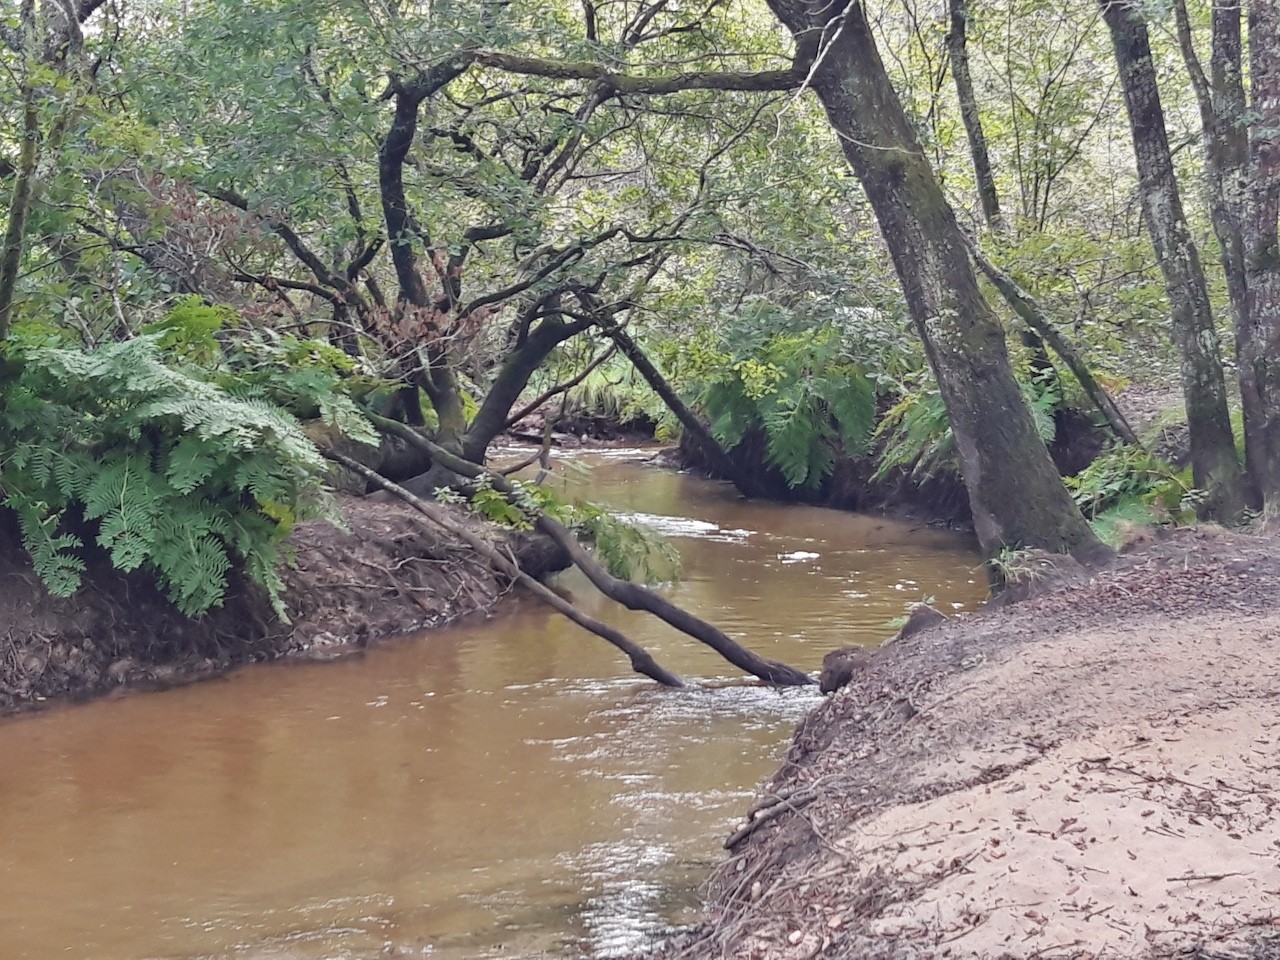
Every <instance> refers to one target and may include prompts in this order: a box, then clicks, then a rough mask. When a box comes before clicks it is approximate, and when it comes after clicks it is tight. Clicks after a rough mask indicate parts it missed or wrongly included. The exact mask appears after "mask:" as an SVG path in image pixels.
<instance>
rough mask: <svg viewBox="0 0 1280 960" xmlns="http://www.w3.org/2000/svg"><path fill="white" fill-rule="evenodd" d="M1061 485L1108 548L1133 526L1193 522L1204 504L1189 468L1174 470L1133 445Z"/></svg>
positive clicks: (1109, 454)
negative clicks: (1198, 509) (1197, 509)
mask: <svg viewBox="0 0 1280 960" xmlns="http://www.w3.org/2000/svg"><path fill="white" fill-rule="evenodd" d="M1066 484H1067V488H1068V489H1069V490H1071V493H1072V496H1074V497H1075V500H1076V503H1078V504H1079V505H1080V509H1081V510H1082V511H1083V512H1084V515H1085V516H1086V517H1087V518H1089V520H1090V523H1091V525H1092V526H1093V529H1094V531H1095V532H1096V533H1097V534H1098V536H1099V538H1101V539H1102V540H1103V541H1105V542H1106V543H1108V544H1110V545H1111V546H1113V547H1118V546H1120V545H1121V544H1122V542H1123V540H1124V536H1125V532H1126V530H1128V529H1131V528H1133V527H1143V526H1152V525H1155V524H1161V523H1170V524H1177V523H1190V522H1192V521H1194V520H1195V516H1196V508H1197V507H1198V506H1199V504H1200V503H1201V502H1202V501H1203V499H1204V493H1203V491H1200V490H1197V489H1195V488H1194V487H1192V486H1191V471H1190V469H1189V468H1188V469H1186V470H1176V469H1174V468H1173V467H1172V466H1170V465H1169V464H1168V463H1166V462H1165V461H1164V460H1161V459H1160V458H1159V457H1156V456H1155V455H1154V454H1151V453H1149V452H1147V451H1146V450H1144V449H1142V448H1141V447H1136V446H1117V447H1115V448H1113V449H1112V450H1110V451H1108V452H1107V453H1104V454H1103V455H1102V456H1100V457H1098V458H1097V459H1096V460H1094V462H1093V463H1091V464H1090V465H1089V466H1088V467H1086V468H1085V469H1084V470H1082V471H1080V473H1078V474H1077V475H1076V476H1074V477H1067V478H1066Z"/></svg>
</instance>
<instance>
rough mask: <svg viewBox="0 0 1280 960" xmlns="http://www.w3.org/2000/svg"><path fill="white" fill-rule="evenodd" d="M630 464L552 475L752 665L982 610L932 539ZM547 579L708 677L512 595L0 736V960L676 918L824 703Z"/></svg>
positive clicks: (464, 949)
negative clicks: (439, 626) (405, 631)
mask: <svg viewBox="0 0 1280 960" xmlns="http://www.w3.org/2000/svg"><path fill="white" fill-rule="evenodd" d="M635 456H636V453H635V452H634V451H632V452H626V451H615V452H612V453H609V454H604V453H594V454H590V455H584V456H582V457H580V458H578V460H577V461H576V464H577V466H576V467H575V468H574V469H570V470H569V471H568V473H569V474H570V477H569V479H568V480H567V481H561V482H567V483H569V484H570V485H571V486H573V487H574V488H575V489H577V490H582V491H585V492H586V493H587V494H588V495H589V496H591V497H592V498H594V499H596V500H598V501H600V502H605V503H608V504H610V505H612V506H613V507H614V508H616V509H617V510H618V511H619V512H620V513H627V514H639V515H642V516H641V519H645V520H647V521H648V522H649V523H651V524H652V525H654V526H657V527H658V528H659V529H661V530H662V531H663V532H664V533H666V534H667V535H668V536H669V537H670V538H671V540H672V542H673V543H674V544H675V545H676V546H677V547H678V548H679V550H680V553H681V555H682V558H683V562H684V570H683V576H682V579H681V580H680V582H679V583H677V584H675V585H672V586H670V587H669V588H667V592H668V594H669V595H670V596H671V597H672V599H673V600H675V601H676V602H678V603H681V604H684V605H686V606H688V607H690V608H692V609H694V610H696V611H698V612H700V613H701V614H703V615H704V616H706V617H708V618H709V619H711V620H713V621H715V622H717V623H718V624H720V625H721V626H722V627H724V628H725V629H726V630H727V631H728V632H729V633H731V634H733V635H735V636H737V637H739V638H740V639H742V640H743V641H744V642H747V643H749V644H750V645H751V646H753V647H754V648H755V649H757V650H759V651H761V652H762V653H765V654H768V655H769V656H773V657H776V658H778V659H782V660H786V661H788V662H791V663H794V664H796V665H798V666H801V667H802V668H804V669H808V670H815V671H816V670H817V669H818V667H819V665H820V663H821V660H822V655H823V654H824V653H825V652H826V651H827V650H829V649H831V648H833V647H835V646H839V645H843V644H847V643H851V642H857V643H868V644H870V643H877V642H879V641H880V640H881V639H883V638H884V637H885V636H887V635H888V634H889V632H890V631H889V629H888V628H887V627H886V622H887V621H889V620H891V619H892V618H894V617H897V616H899V615H900V614H902V613H903V611H904V610H905V609H906V608H907V607H908V606H909V605H910V604H911V603H913V602H915V601H918V600H920V599H922V598H924V597H933V598H934V599H935V600H936V602H937V603H938V604H939V606H941V607H942V608H944V609H969V608H973V607H975V606H976V605H978V604H979V603H980V602H981V601H982V599H983V596H984V593H985V590H984V587H983V585H982V578H981V576H980V574H979V573H978V571H977V569H976V563H977V559H976V557H975V555H974V554H973V552H972V548H971V546H970V544H969V543H968V542H966V541H965V540H963V539H961V538H959V537H957V536H955V535H952V534H948V533H945V532H941V531H935V530H930V529H927V528H921V527H919V526H918V525H914V524H909V523H902V522H897V521H892V520H886V519H882V518H871V517H860V516H856V515H851V514H844V513H836V512H832V511H827V510H820V509H816V508H809V507H801V506H784V505H778V504H768V503H747V502H744V501H741V500H739V499H737V498H736V497H735V496H734V495H733V492H732V490H731V489H730V488H729V487H727V486H725V485H723V484H718V483H713V482H709V481H704V480H700V479H697V478H694V477H690V476H685V475H679V474H675V473H671V472H666V471H662V470H658V469H655V468H653V467H648V466H643V465H640V464H638V463H636V462H634V460H635ZM587 468H589V469H587ZM562 583H564V584H565V585H566V586H567V587H568V589H570V590H571V591H572V592H573V593H574V595H575V596H576V598H577V599H578V600H579V601H581V602H582V603H583V605H584V606H585V607H586V608H587V609H588V610H589V612H591V613H593V614H594V615H596V616H599V617H603V618H606V619H608V620H609V621H611V622H613V623H615V624H617V625H619V626H621V627H623V628H624V629H625V630H626V631H627V632H628V633H629V634H630V635H631V636H632V637H633V638H635V639H636V640H638V641H640V642H642V643H644V644H646V645H647V646H648V647H649V648H650V649H651V650H652V651H653V652H654V653H655V654H656V655H658V656H659V657H660V658H661V659H662V660H663V662H664V663H666V664H667V665H668V666H669V667H671V668H673V669H675V670H676V671H678V672H680V673H682V674H683V675H684V676H686V677H687V678H690V679H696V680H698V681H701V682H702V683H703V684H704V686H702V687H698V688H692V689H689V690H683V691H669V690H662V689H659V688H658V687H656V686H655V685H654V684H652V683H650V682H648V681H646V680H644V678H641V677H637V676H635V675H634V674H632V673H630V672H629V670H628V668H627V665H626V663H625V662H624V661H622V660H620V659H619V658H618V657H617V656H615V655H614V652H613V650H612V648H610V647H608V646H606V645H605V644H604V643H603V642H601V641H600V640H597V639H595V638H594V637H591V636H589V635H587V634H584V633H582V632H581V631H579V630H577V629H576V628H574V627H573V626H571V625H570V624H569V623H567V622H566V621H564V620H563V619H561V618H559V617H557V616H555V615H552V614H550V613H548V612H547V611H546V610H545V609H544V608H542V607H540V606H538V605H537V604H535V603H533V602H531V601H526V600H517V601H515V602H513V603H511V604H508V605H507V606H506V607H504V610H503V612H502V613H501V614H500V615H499V616H497V617H494V618H492V619H490V620H487V621H483V622H472V623H468V624H464V625H461V626H457V627H454V628H451V629H448V630H445V631H437V632H435V633H432V634H430V635H423V636H420V637H413V638H407V639H405V640H401V641H396V642H392V643H388V644H385V645H382V646H380V647H377V648H375V649H374V650H371V651H370V652H368V653H367V654H365V655H363V656H360V657H356V658H351V659H347V660H344V661H342V662H339V663H327V664H321V663H286V664H273V665H266V666H258V667H252V668H249V669H245V670H241V671H239V672H237V673H235V674H233V675H231V676H230V677H228V678H226V679H224V680H219V681H214V682H210V683H203V684H197V685H195V686H191V687H186V688H182V689H175V690H171V691H167V692H164V693H156V694H148V695H140V696H133V697H127V698H123V699H118V700H109V701H100V702H96V703H93V704H89V705H86V706H79V707H69V708H63V709H57V710H53V711H50V712H47V713H44V714H39V715H35V716H31V717H26V718H20V719H17V720H13V721H9V722H6V723H4V724H2V725H0V958H3V960H47V958H54V957H74V958H93V960H141V958H195V957H219V958H223V957H225V958H237V960H239V958H299V960H318V958H381V957H388V958H389V957H428V956H430V957H435V958H444V960H455V958H457V960H460V958H464V957H465V958H486V957H510V956H542V955H545V956H594V957H608V956H614V955H618V954H620V953H623V952H626V951H628V950H632V949H635V948H637V947H639V946H643V944H644V943H645V942H646V940H647V938H650V937H652V936H653V935H654V934H655V933H656V932H660V931H662V930H664V929H667V928H668V927H669V925H670V924H678V923H680V922H682V921H684V920H687V919H690V918H691V916H692V910H693V908H694V905H695V903H696V886H697V884H698V882H699V881H700V880H701V879H702V878H703V877H704V876H705V873H706V870H707V868H708V866H709V864H710V863H712V862H714V860H715V859H716V857H717V856H718V855H719V853H720V849H719V844H720V841H721V839H722V838H723V837H724V835H725V834H726V833H727V832H728V831H729V830H730V829H731V827H732V826H733V824H734V822H735V820H736V818H737V817H738V816H739V815H740V814H741V812H742V810H743V809H744V808H745V805H746V804H747V802H748V800H749V798H750V797H751V795H752V793H753V790H754V788H755V785H756V784H757V783H758V782H759V781H760V780H761V779H762V778H763V777H765V776H766V775H767V774H769V773H770V772H771V771H772V769H773V768H774V767H775V766H776V764H777V761H778V758H779V756H780V755H781V752H782V750H783V748H784V746H785V743H786V741H787V739H788V738H789V736H790V734H791V732H792V730H793V728H794V725H795V723H796V721H797V720H798V719H799V718H800V717H801V716H802V715H803V714H804V712H805V711H807V710H808V709H810V708H811V707H813V706H814V705H815V704H816V703H817V701H818V695H817V694H816V693H815V692H814V691H813V690H789V691H781V692H779V691H774V690H769V689H766V688H763V687H760V686H757V685H755V684H754V683H749V682H747V679H749V678H746V679H744V678H743V677H741V676H740V675H738V674H737V672H736V671H735V670H734V669H733V668H732V667H729V666H728V665H727V664H725V663H724V662H723V661H721V660H719V659H718V658H716V657H715V656H714V655H713V654H710V653H708V652H705V651H703V650H702V649H700V648H697V647H696V646H694V645H693V644H692V643H691V642H688V641H686V640H685V639H684V638H682V637H681V636H679V635H677V634H674V633H672V632H671V631H669V630H667V629H665V628H663V627H662V626H660V625H659V624H657V623H656V622H655V621H653V620H651V619H648V618H645V617H643V616H641V615H639V614H631V613H627V612H626V611H620V610H617V609H611V608H610V607H608V606H607V605H606V604H605V603H602V602H597V601H596V600H595V599H594V598H593V597H592V594H591V591H590V588H589V587H588V586H587V585H586V584H585V583H584V582H583V581H580V580H578V579H575V578H574V577H572V576H565V577H564V578H563V579H562ZM370 602H371V603H374V602H376V599H375V598H371V599H370Z"/></svg>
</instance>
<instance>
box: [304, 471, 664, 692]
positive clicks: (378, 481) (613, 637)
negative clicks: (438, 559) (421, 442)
mask: <svg viewBox="0 0 1280 960" xmlns="http://www.w3.org/2000/svg"><path fill="white" fill-rule="evenodd" d="M325 456H326V457H328V458H329V459H330V460H332V461H334V462H335V463H340V464H342V465H343V466H344V467H346V468H347V469H348V470H354V471H355V472H356V473H358V474H360V475H361V476H362V477H364V478H365V479H366V480H368V481H369V482H370V483H373V484H374V485H375V486H378V487H381V488H382V489H383V490H386V491H387V492H388V493H391V494H393V495H395V496H397V497H399V498H400V499H401V500H403V501H404V502H405V503H407V504H408V505H409V506H411V507H413V509H414V510H416V511H418V513H420V514H422V516H424V517H426V518H427V519H428V520H430V521H431V522H432V523H434V524H435V525H436V526H438V527H440V528H441V529H443V530H445V531H447V532H448V533H450V534H452V535H453V536H455V537H457V538H458V539H460V540H463V541H464V542H466V543H467V545H468V546H470V547H471V549H473V550H475V551H476V552H477V553H479V554H480V555H481V556H483V557H484V558H485V559H486V560H488V561H489V562H490V563H491V564H493V565H494V566H495V567H496V568H497V569H498V570H500V571H501V572H502V574H503V575H504V576H507V577H510V578H511V579H512V580H513V581H515V582H516V583H519V584H520V585H521V586H522V587H524V588H525V589H526V590H528V591H529V592H530V593H532V594H533V595H534V596H535V597H537V598H538V599H539V600H541V601H542V602H543V603H545V604H546V605H547V606H549V607H551V608H552V609H553V610H556V611H558V612H559V613H562V614H564V615H565V616H566V617H568V618H569V619H570V620H572V621H573V622H574V623H576V624H577V625H578V626H580V627H582V628H583V629H584V630H588V631H590V632H591V633H594V634H595V635H596V636H598V637H600V638H601V639H603V640H606V641H608V642H609V643H611V644H613V645H614V646H615V647H617V648H618V649H619V650H621V651H622V652H623V653H625V654H626V655H627V657H628V659H630V661H631V668H632V669H633V670H635V671H636V672H637V673H642V674H644V675H645V676H646V677H649V678H650V679H651V680H656V681H657V682H658V683H661V684H662V685H663V686H667V687H683V686H684V681H683V680H681V679H680V678H679V677H678V676H676V675H675V674H674V673H671V672H670V671H669V670H667V669H666V668H665V667H663V666H662V665H661V664H659V663H658V661H657V660H655V659H654V658H653V657H652V656H651V655H650V654H649V652H648V651H647V650H645V649H644V647H642V646H640V645H639V644H638V643H635V642H634V641H632V640H629V639H628V638H627V637H626V636H625V635H624V634H622V633H620V632H619V631H617V630H615V629H613V627H611V626H609V625H608V624H607V623H601V622H600V621H599V620H596V619H595V618H594V617H590V616H588V615H587V614H585V613H583V612H582V611H581V610H579V609H578V608H577V607H575V606H574V605H573V604H571V603H570V602H569V601H568V600H566V599H564V597H562V596H560V595H559V594H557V593H555V592H554V591H552V590H551V589H549V588H548V587H547V586H546V585H545V584H542V583H539V582H538V581H537V580H535V579H534V578H533V577H531V576H529V574H527V573H525V572H524V571H523V570H521V569H520V567H519V566H518V565H517V564H516V562H515V560H514V559H512V558H511V557H508V556H504V555H503V554H502V552H501V551H500V550H498V549H497V548H496V547H495V546H494V545H493V544H491V543H489V542H488V541H487V540H485V538H484V537H481V536H479V535H477V534H475V533H473V532H472V531H470V530H468V529H467V528H466V527H464V526H463V525H462V524H460V523H455V522H454V521H453V519H452V518H451V517H450V516H449V515H448V514H447V513H446V512H445V511H444V510H443V509H441V508H440V507H439V506H437V505H436V504H433V503H428V502H427V501H426V500H423V499H422V498H421V497H417V496H415V495H414V494H412V493H410V492H409V491H408V490H406V489H405V488H404V487H402V486H399V485H398V484H395V483H392V482H391V481H390V480H388V479H387V478H386V477H383V476H380V475H379V474H377V473H375V472H374V471H373V470H370V469H369V468H368V467H366V466H365V465H364V464H362V463H359V462H357V461H355V460H352V459H351V458H350V457H346V456H343V455H342V454H340V453H335V452H326V453H325Z"/></svg>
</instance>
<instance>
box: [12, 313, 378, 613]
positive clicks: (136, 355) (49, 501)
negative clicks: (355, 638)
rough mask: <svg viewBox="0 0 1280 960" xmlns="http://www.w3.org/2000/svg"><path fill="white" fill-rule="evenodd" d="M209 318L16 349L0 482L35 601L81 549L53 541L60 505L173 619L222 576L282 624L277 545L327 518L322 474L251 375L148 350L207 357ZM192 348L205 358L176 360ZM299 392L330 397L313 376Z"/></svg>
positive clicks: (347, 419)
mask: <svg viewBox="0 0 1280 960" xmlns="http://www.w3.org/2000/svg"><path fill="white" fill-rule="evenodd" d="M215 320H217V322H218V323H221V322H223V320H225V316H224V315H223V314H219V315H218V316H217V317H209V316H207V315H204V314H200V313H199V312H198V311H196V310H195V308H194V307H192V309H191V311H188V314H186V315H181V316H177V317H176V318H175V320H174V322H173V323H172V324H170V325H168V326H164V327H162V328H160V329H158V330H157V331H156V332H155V333H154V334H151V335H145V336H142V337H139V338H137V339H134V340H129V341H125V342H122V343H112V344H108V345H105V346H103V347H101V348H99V349H97V350H94V351H83V350H76V349H68V348H63V347H50V346H35V347H28V349H26V350H25V351H24V352H23V367H22V375H21V377H20V379H19V380H18V381H17V382H16V383H15V384H13V385H12V387H11V389H10V391H9V400H10V403H9V404H8V405H7V406H6V408H5V409H4V410H3V411H2V412H0V450H3V451H4V457H3V460H0V483H3V489H4V493H5V501H4V502H5V505H6V506H8V507H9V508H10V509H12V510H13V511H14V512H15V513H16V514H17V517H18V521H19V525H20V530H21V533H22V539H23V545H24V546H25V548H26V549H27V552H28V553H29V554H30V555H31V558H32V563H33V565H34V567H35V570H36V572H37V573H38V574H39V575H40V577H41V578H42V579H43V580H44V581H45V583H46V584H47V585H48V587H49V589H50V591H51V592H53V593H55V594H58V595H61V596H69V595H71V594H72V593H74V592H75V590H76V589H78V587H79V585H80V580H81V576H82V574H83V572H84V570H85V567H86V564H85V559H84V557H83V556H82V555H81V551H82V549H83V547H84V543H83V542H82V539H81V537H80V536H79V535H78V533H77V532H76V531H73V530H68V529H66V518H67V517H68V516H69V515H71V513H72V508H75V510H74V513H75V514H77V515H79V516H80V517H82V518H83V520H84V522H85V523H87V524H89V525H91V526H92V527H95V528H96V530H95V533H96V542H97V544H98V545H99V546H100V547H101V548H102V549H103V550H104V551H105V552H106V554H107V556H108V557H109V559H110V561H111V563H112V564H113V565H114V566H115V567H116V568H117V569H119V570H122V571H126V572H127V571H133V570H139V569H142V570H146V571H149V572H151V573H152V574H153V575H154V576H155V577H156V579H157V581H158V583H159V584H160V586H161V587H162V588H163V590H164V591H165V593H166V594H167V595H168V597H169V598H170V600H172V602H173V603H174V604H175V605H176V606H177V607H178V608H179V609H180V610H181V611H182V612H183V613H185V614H187V615H188V616H198V615H199V614H201V613H203V612H205V611H206V610H208V609H210V608H211V607H214V606H217V605H219V604H221V603H222V602H223V601H224V599H225V596H226V589H227V583H228V577H229V575H230V572H231V571H232V569H233V568H235V567H237V566H238V567H241V568H243V569H244V570H245V572H246V573H248V575H249V576H250V577H252V578H253V579H254V580H256V581H257V582H258V583H259V584H261V585H262V586H263V587H264V588H265V589H266V591H267V593H268V595H269V596H270V598H271V600H272V603H273V604H274V606H275V608H276V611H277V613H278V614H280V615H281V616H282V617H284V607H283V603H282V600H281V591H282V590H283V581H282V579H281V577H280V575H279V571H278V565H279V563H280V559H281V558H280V543H281V541H282V540H283V538H284V537H285V536H286V535H287V534H288V532H289V530H290V529H291V528H292V526H293V524H294V523H296V522H297V521H298V520H299V519H305V518H307V517H313V516H322V515H328V513H329V506H328V501H327V498H326V494H325V491H324V488H323V485H322V478H323V475H324V470H325V466H326V464H325V461H324V459H323V458H322V457H321V456H320V454H319V453H318V451H317V450H316V449H315V447H314V446H313V445H312V443H311V442H310V441H309V440H308V439H307V437H306V435H305V434H304V433H303V431H302V427H301V424H300V423H299V422H298V420H297V419H296V418H295V417H294V416H293V415H292V414H290V413H289V412H288V411H287V410H285V409H283V408H281V407H280V406H279V405H277V404H276V403H274V402H272V400H271V399H269V393H270V390H269V381H270V378H269V377H267V376H266V375H260V376H258V375H255V377H254V378H252V379H250V380H248V381H244V380H238V379H237V378H236V376H235V374H234V372H233V371H231V370H228V369H225V368H223V369H214V370H197V369H195V368H192V367H189V366H186V365H183V364H181V363H178V362H175V361H174V360H172V359H169V360H166V359H165V358H163V357H162V356H161V352H160V351H161V347H162V346H164V347H166V348H169V349H170V350H171V351H172V350H173V348H174V347H175V345H177V344H183V343H186V344H190V343H191V342H192V341H199V344H198V345H199V346H201V347H206V346H208V343H209V342H210V341H211V338H212V336H213V333H214V332H215V330H216V329H217V326H216V325H215V323H214V321H215ZM193 352H194V353H199V354H200V355H201V356H204V355H205V351H204V350H203V349H202V350H197V351H179V353H180V354H181V355H190V354H191V353H193ZM330 359H332V358H330ZM261 373H262V371H261V370H259V371H257V374H261ZM326 377H328V379H327V380H326ZM302 380H303V381H305V383H306V385H307V389H308V390H312V391H319V390H320V388H321V386H322V384H324V383H326V382H327V383H329V384H330V386H332V377H331V376H329V375H328V374H324V375H318V376H310V375H309V376H307V377H303V378H302ZM331 392H332V391H331ZM347 402H348V403H349V402H350V401H349V398H347ZM325 404H326V406H324V407H322V409H327V410H328V411H329V414H328V415H329V417H330V418H331V421H332V422H334V423H335V424H336V425H338V426H340V427H342V426H344V425H345V426H347V427H350V428H352V429H353V430H354V431H355V432H357V433H360V427H361V425H362V424H363V426H364V427H365V428H367V427H368V424H367V423H366V422H365V421H364V420H363V418H362V417H358V416H355V415H354V414H353V408H349V407H348V406H347V405H346V404H345V403H344V402H343V400H341V399H334V398H333V397H329V398H327V399H326V401H325ZM353 417H354V418H353Z"/></svg>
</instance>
